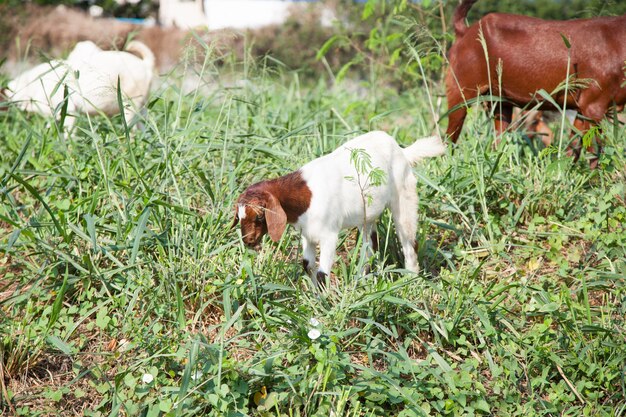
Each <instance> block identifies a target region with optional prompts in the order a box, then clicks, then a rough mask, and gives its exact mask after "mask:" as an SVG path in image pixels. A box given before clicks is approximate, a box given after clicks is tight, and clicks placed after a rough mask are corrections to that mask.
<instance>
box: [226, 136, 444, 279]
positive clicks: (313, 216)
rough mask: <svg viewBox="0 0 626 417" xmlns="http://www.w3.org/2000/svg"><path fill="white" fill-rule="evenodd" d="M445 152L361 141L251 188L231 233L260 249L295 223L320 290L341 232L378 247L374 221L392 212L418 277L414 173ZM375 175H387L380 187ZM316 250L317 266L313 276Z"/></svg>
mask: <svg viewBox="0 0 626 417" xmlns="http://www.w3.org/2000/svg"><path fill="white" fill-rule="evenodd" d="M445 150H446V147H445V145H444V144H443V143H442V141H441V139H440V138H439V137H438V136H432V137H428V138H424V139H421V140H418V141H416V142H415V143H413V144H412V145H411V146H409V147H407V148H404V149H403V148H401V147H400V146H399V145H398V144H397V142H396V141H395V140H394V139H393V138H392V137H391V136H389V135H388V134H386V133H385V132H380V131H376V132H370V133H367V134H365V135H362V136H358V137H356V138H354V139H352V140H350V141H348V142H346V143H345V144H343V145H342V146H340V147H339V148H337V149H336V150H335V151H334V152H332V153H330V154H328V155H326V156H323V157H321V158H318V159H315V160H313V161H311V162H309V163H308V164H306V165H304V166H303V167H302V168H301V169H299V170H298V171H295V172H292V173H291V174H288V175H285V176H283V177H280V178H276V179H273V180H267V181H262V182H259V183H256V184H254V185H252V186H250V187H249V188H248V189H246V190H245V191H244V192H243V193H242V194H241V195H240V196H239V199H238V200H237V208H236V211H235V220H234V222H233V226H234V225H235V224H237V222H240V223H241V234H242V237H243V241H244V243H245V244H246V245H248V246H252V247H256V246H258V245H259V244H260V243H261V239H262V237H263V235H264V234H266V233H269V235H270V237H271V238H272V240H274V241H278V240H279V239H280V237H281V236H282V234H283V232H284V230H285V227H286V224H287V223H292V224H294V225H295V227H296V228H297V229H299V230H301V231H302V247H303V251H304V254H303V255H304V259H303V266H304V269H305V271H306V272H307V274H309V275H310V276H311V277H312V279H313V281H314V282H316V283H318V282H319V281H320V280H324V279H325V276H326V275H328V274H330V270H331V267H332V264H333V262H334V259H335V250H336V245H337V239H338V235H339V231H340V230H341V229H344V228H351V227H359V228H360V229H361V232H362V236H363V239H364V240H368V239H370V237H371V238H372V240H375V238H374V236H372V231H373V230H375V223H376V220H377V219H378V217H380V214H381V213H382V211H383V210H384V209H385V208H386V207H389V208H390V209H391V214H392V217H393V219H394V223H395V225H396V232H397V234H398V238H399V239H400V242H401V243H402V252H403V253H404V259H405V267H406V269H408V270H410V271H414V272H417V271H418V269H419V267H418V264H417V256H416V253H415V233H416V231H417V203H418V197H417V191H416V184H417V180H416V179H415V176H414V175H413V172H412V168H411V166H412V165H413V164H415V163H416V162H418V161H419V160H421V159H423V158H426V157H433V156H438V155H442V154H443V153H444V152H445ZM365 154H367V155H368V156H369V158H370V159H371V161H370V162H371V163H370V164H364V163H360V162H359V161H358V159H359V156H358V155H361V156H363V157H364V158H367V156H365ZM355 156H356V157H355ZM356 165H361V166H360V167H358V168H357V166H356ZM373 170H376V171H373ZM363 171H367V172H363ZM372 172H377V173H378V174H383V175H382V177H383V178H382V181H381V183H380V184H375V182H374V181H372V179H373V175H371V173H372ZM317 244H319V245H320V263H319V269H318V271H317V273H316V274H313V270H312V267H313V265H314V262H315V246H316V245H317Z"/></svg>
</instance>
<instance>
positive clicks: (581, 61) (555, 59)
mask: <svg viewBox="0 0 626 417" xmlns="http://www.w3.org/2000/svg"><path fill="white" fill-rule="evenodd" d="M476 1H477V0H462V1H461V3H460V5H459V6H458V7H457V9H456V10H455V13H454V18H453V21H454V31H455V33H456V41H455V42H454V44H453V45H452V47H451V48H450V51H449V56H448V58H449V61H450V67H449V69H448V72H447V75H446V96H447V99H448V108H449V109H450V110H452V109H453V108H455V107H456V106H460V107H459V108H458V109H456V110H453V111H452V112H451V113H450V114H449V116H448V118H449V122H448V129H447V135H448V136H449V137H450V139H451V140H452V142H456V141H457V139H458V137H459V135H460V133H461V129H462V128H463V122H464V120H465V116H466V114H467V110H466V108H465V107H464V106H463V104H464V103H467V101H469V100H471V99H473V98H475V97H477V96H479V95H481V94H485V93H489V94H491V95H496V96H502V98H503V99H504V100H506V101H503V102H501V103H496V104H494V105H495V106H496V109H495V114H494V119H493V120H494V124H495V128H496V131H497V132H498V133H502V132H503V131H504V130H505V129H506V128H507V127H508V126H509V124H510V122H511V115H512V110H513V105H516V106H518V107H524V106H526V105H527V104H529V103H537V102H540V103H541V106H540V109H541V110H558V109H555V108H554V106H552V105H551V104H550V103H549V102H548V101H543V99H542V98H541V97H539V96H538V95H537V91H538V90H542V89H543V90H545V91H547V92H549V93H552V92H554V95H553V96H552V98H553V99H554V101H555V102H556V103H558V104H559V105H561V104H563V103H564V102H565V103H566V107H567V108H568V109H572V110H577V111H578V112H579V113H580V114H581V115H582V116H583V117H582V118H577V119H576V120H575V122H574V127H576V129H578V130H579V131H581V132H582V133H584V132H586V131H587V130H588V129H589V128H590V127H591V125H590V123H594V124H597V123H598V122H600V120H602V119H603V118H604V117H605V115H606V113H607V111H608V109H609V108H610V107H611V106H612V105H615V106H616V107H617V108H618V109H623V106H624V104H625V103H626V83H625V82H624V81H625V75H624V63H625V61H626V42H625V41H624V39H626V15H622V16H617V17H597V18H592V19H575V20H567V21H553V20H543V19H538V18H533V17H528V16H521V15H513V14H505V13H490V14H488V15H486V16H483V17H482V18H481V19H480V20H479V21H478V22H476V23H474V24H473V25H471V26H469V27H468V26H467V25H466V24H465V18H466V17H467V14H468V11H469V9H470V8H471V7H472V5H473V4H474V3H476ZM563 37H565V38H567V40H568V42H569V44H570V46H571V47H570V48H569V51H568V47H567V45H566V44H565V42H564V41H563ZM480 38H483V39H484V43H485V46H486V51H485V50H484V49H483V45H482V44H481V41H480ZM568 56H569V58H570V64H569V67H568ZM499 67H501V69H500V68H499ZM568 74H569V75H570V77H572V78H571V79H570V81H569V88H568V91H567V97H565V94H566V93H565V91H564V90H563V89H562V88H561V89H560V86H562V85H563V83H564V81H565V80H566V79H567V76H568ZM582 84H584V85H582ZM590 121H591V122H590ZM596 139H597V143H598V148H599V151H598V155H596V158H595V159H593V160H592V161H591V166H592V167H595V166H596V165H597V156H599V153H600V151H601V147H602V144H601V142H600V141H599V139H598V138H596ZM589 150H590V151H591V149H589ZM568 154H569V155H571V156H574V158H575V159H578V157H579V155H580V143H579V141H578V140H575V141H574V142H573V143H572V144H571V145H570V148H569V149H568Z"/></svg>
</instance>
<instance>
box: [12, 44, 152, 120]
mask: <svg viewBox="0 0 626 417" xmlns="http://www.w3.org/2000/svg"><path fill="white" fill-rule="evenodd" d="M126 51H131V52H135V53H137V54H138V55H140V56H141V58H138V57H137V56H135V55H133V54H131V53H129V52H124V51H103V50H102V49H100V48H99V47H98V46H96V44H94V43H93V42H91V41H84V42H79V43H77V44H76V46H75V48H74V50H73V51H72V52H71V53H70V55H69V56H68V58H67V60H53V61H50V62H46V63H43V64H39V65H37V66H36V67H34V68H32V69H30V70H28V71H26V72H25V73H23V74H21V75H19V76H18V77H16V78H15V79H14V80H12V81H11V82H10V83H9V84H8V92H7V93H5V94H6V95H7V98H8V99H9V101H11V102H13V103H15V104H16V105H17V106H18V107H19V108H21V109H23V110H25V111H28V112H35V113H40V114H42V115H45V116H50V115H56V116H58V115H60V112H59V109H60V106H61V104H62V103H63V100H64V88H65V87H66V86H67V90H68V96H69V98H68V103H67V110H68V115H69V116H73V115H74V114H75V113H77V112H80V113H86V114H90V115H93V114H96V113H98V112H102V113H105V114H107V115H114V114H117V113H119V104H118V100H117V85H118V79H119V84H120V90H121V93H122V98H123V105H124V115H125V116H126V119H127V120H128V121H129V122H130V120H131V118H132V117H133V116H134V115H135V114H136V112H137V111H138V110H139V109H140V108H141V107H142V106H143V104H144V103H145V101H146V98H147V96H148V92H149V90H150V83H151V82H152V77H153V67H154V55H153V54H152V52H151V51H150V49H149V48H148V47H147V46H146V45H144V44H143V43H141V42H139V41H132V42H130V43H129V44H128V46H127V48H126ZM66 121H67V123H66V127H67V128H68V129H69V128H70V127H71V126H72V125H73V123H74V121H73V119H72V118H71V117H70V118H67V119H66Z"/></svg>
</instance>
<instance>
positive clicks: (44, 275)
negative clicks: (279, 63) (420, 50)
mask: <svg viewBox="0 0 626 417" xmlns="http://www.w3.org/2000/svg"><path fill="white" fill-rule="evenodd" d="M207 52H208V58H207V61H206V62H205V64H204V65H203V66H201V67H199V68H193V67H191V66H189V67H181V68H180V71H175V72H172V73H171V74H169V75H167V76H164V77H163V79H162V80H161V81H162V83H161V84H160V86H159V87H158V88H157V89H156V91H155V92H154V93H153V94H152V96H151V99H150V102H149V104H148V111H147V113H146V116H145V120H142V122H143V126H144V128H143V129H135V130H129V127H128V125H127V122H128V123H131V121H124V120H122V119H121V117H114V118H112V119H110V120H109V119H105V118H100V117H98V118H93V119H91V120H89V121H88V120H86V119H82V120H81V121H80V122H79V124H78V130H77V131H76V132H75V133H74V134H73V135H69V136H64V135H61V134H59V131H58V130H57V129H56V127H55V126H54V124H51V122H50V121H49V120H45V119H43V118H41V117H37V116H32V115H28V116H27V115H23V114H21V113H19V112H18V111H17V110H16V109H10V110H9V111H8V112H6V113H4V114H2V115H0V117H1V118H2V121H1V123H0V138H1V139H0V149H1V152H0V160H1V164H0V178H1V182H0V187H1V190H2V194H1V195H2V197H1V198H2V205H1V206H0V221H1V223H0V224H1V226H2V235H1V239H2V240H1V245H2V270H1V271H0V293H1V294H2V299H1V301H0V311H1V314H2V324H1V326H0V329H1V332H2V334H1V339H0V359H1V360H0V366H1V367H2V371H3V374H4V380H3V382H4V384H5V386H6V392H5V394H3V395H2V402H1V405H0V409H1V410H3V412H7V413H9V412H10V409H11V407H14V409H15V411H16V413H17V414H18V415H58V414H61V415H77V414H85V415H93V416H104V415H111V416H115V415H142V416H157V415H168V416H186V415H229V416H237V415H241V416H243V415H254V416H270V415H285V416H329V415H335V416H340V415H341V416H377V415H394V416H395V415H398V416H405V417H406V416H424V415H498V416H506V415H511V416H514V415H515V416H519V415H525V416H529V415H533V416H534V415H546V416H552V415H569V416H580V415H590V416H591V415H593V416H604V415H605V416H619V415H625V412H626V408H625V406H624V404H625V398H626V384H625V382H624V381H625V372H626V367H625V363H626V347H625V344H624V337H625V334H626V331H625V328H624V315H625V313H626V304H625V300H626V286H625V281H624V275H625V274H626V262H625V258H626V250H625V249H624V248H625V247H626V231H625V230H624V225H625V224H626V205H625V203H624V194H625V191H626V190H625V188H624V187H625V181H624V180H625V178H624V172H625V171H624V168H625V161H624V127H623V126H619V125H618V126H615V128H611V127H610V126H608V125H606V126H604V127H605V129H604V132H606V133H605V136H606V153H605V154H604V155H603V158H602V160H601V162H600V169H598V170H595V171H590V170H589V168H588V167H587V166H586V165H585V164H584V163H579V164H572V162H571V161H570V160H568V159H561V158H559V155H560V153H551V152H541V149H540V148H539V144H538V142H537V141H534V140H531V139H528V138H527V137H525V136H523V135H522V134H521V133H510V134H506V135H505V137H504V140H502V141H501V142H500V143H499V145H497V146H495V145H494V140H495V137H494V134H493V131H492V128H491V125H490V122H489V120H488V119H487V117H486V116H485V115H484V114H483V112H482V111H481V109H480V108H475V109H472V110H470V115H469V117H468V121H467V122H466V124H465V130H464V134H463V136H462V137H461V140H460V142H459V145H458V146H454V147H452V146H451V147H450V149H449V154H448V155H447V156H444V157H442V158H438V159H434V160H431V161H428V162H426V163H425V164H423V165H422V166H420V167H418V168H416V170H415V173H416V175H417V177H418V179H419V184H418V191H419V195H420V207H419V216H420V226H419V232H418V236H417V240H418V243H419V251H418V252H419V260H420V264H421V266H422V271H423V272H421V273H420V274H419V275H412V274H408V273H406V271H404V270H402V269H401V267H402V258H401V254H400V253H401V251H400V250H399V247H398V243H397V242H396V240H395V235H394V232H393V223H392V221H391V219H390V216H389V215H387V214H385V215H384V216H383V218H382V219H381V221H380V224H379V226H378V227H379V234H380V238H381V248H382V250H381V253H380V254H379V255H378V256H377V258H378V259H377V260H376V262H374V264H373V268H372V270H371V272H369V273H367V274H364V273H363V272H362V271H363V268H362V263H363V261H364V260H363V259H361V258H360V251H359V249H358V245H359V243H358V238H357V237H356V236H355V234H354V232H351V231H347V232H345V233H344V234H343V235H342V239H341V242H340V247H339V258H338V261H337V262H336V264H335V265H336V266H335V268H334V270H333V273H334V278H333V280H332V285H331V287H330V289H329V291H328V292H326V293H319V292H317V291H316V290H315V289H314V288H313V286H312V284H311V282H310V280H309V279H308V278H307V277H306V276H304V274H303V271H302V270H301V267H300V256H301V255H300V248H299V243H298V241H299V239H298V235H297V233H296V232H295V231H294V230H293V229H288V233H286V235H285V236H284V238H283V239H282V240H281V241H280V242H279V243H277V244H274V243H272V242H270V241H269V240H268V241H266V242H265V245H264V246H263V249H261V251H259V252H258V253H257V252H253V251H250V250H249V249H246V248H245V247H244V246H243V244H242V242H241V239H240V235H239V232H238V231H237V230H236V229H231V223H232V220H233V204H234V202H235V200H236V198H237V195H238V193H239V192H241V191H242V190H244V189H245V188H246V187H247V186H248V185H249V184H251V183H252V182H255V181H258V180H260V179H264V178H268V177H275V176H279V175H282V174H285V173H287V172H290V171H291V170H294V169H297V168H298V167H299V166H301V165H302V164H304V163H305V162H307V161H309V160H311V159H313V158H316V157H318V156H320V155H323V154H325V153H328V152H330V151H332V150H333V149H334V148H335V147H337V146H338V145H339V144H341V143H343V142H344V141H346V140H348V139H349V138H351V137H353V136H354V135H356V134H358V133H360V132H363V131H367V130H372V129H384V130H386V131H388V132H389V133H391V134H392V135H394V136H395V137H396V138H397V139H398V140H399V142H401V143H402V144H404V145H407V144H409V143H411V142H412V141H413V140H414V139H416V138H418V137H420V136H425V135H428V134H430V133H431V132H432V131H434V130H435V121H434V120H433V113H435V114H436V113H438V112H440V110H439V109H437V108H435V104H434V103H436V101H437V97H436V96H435V95H436V94H439V93H440V92H441V91H442V88H441V86H439V85H437V84H436V83H433V84H432V85H429V87H430V89H428V90H427V89H425V88H422V86H416V87H415V88H414V89H411V90H407V91H405V92H403V93H397V92H396V91H395V90H393V89H391V88H390V87H388V86H386V85H385V84H384V82H383V81H384V80H380V81H378V80H376V81H370V82H368V81H367V80H361V81H354V80H350V79H349V78H346V79H344V80H343V81H341V82H339V83H336V84H333V83H330V82H328V81H326V80H324V79H320V80H319V81H318V82H315V81H310V80H302V79H301V78H300V77H299V74H298V72H287V71H283V70H281V69H280V67H276V66H267V65H264V62H265V61H262V60H259V61H256V60H252V59H246V61H245V62H243V64H242V65H240V66H238V69H236V70H233V71H232V72H227V71H225V70H224V69H223V68H222V69H218V68H216V67H214V66H213V63H212V61H211V59H212V57H211V55H210V53H211V50H210V49H207ZM190 80H192V81H193V82H190ZM189 85H192V86H194V88H192V89H188V88H187V86H189ZM426 91H428V92H429V94H427V93H426ZM131 124H132V123H131ZM559 173H563V175H558V174H559ZM312 319H315V320H313V321H312ZM312 328H316V329H318V330H319V332H320V333H321V336H320V337H319V338H311V337H310V336H309V334H310V333H309V332H310V330H311V329H312Z"/></svg>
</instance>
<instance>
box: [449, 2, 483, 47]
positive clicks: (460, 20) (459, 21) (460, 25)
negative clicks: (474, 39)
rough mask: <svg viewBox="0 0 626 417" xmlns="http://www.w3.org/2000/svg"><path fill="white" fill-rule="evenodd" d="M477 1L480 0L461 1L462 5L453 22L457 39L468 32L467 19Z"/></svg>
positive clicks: (455, 13) (455, 12)
mask: <svg viewBox="0 0 626 417" xmlns="http://www.w3.org/2000/svg"><path fill="white" fill-rule="evenodd" d="M477 1H478V0H461V4H459V5H458V6H457V8H456V10H455V11H454V17H453V18H452V22H453V24H454V33H455V34H456V37H457V39H458V38H459V37H461V36H463V35H465V31H466V30H467V25H466V24H465V18H466V17H467V13H468V12H469V9H471V8H472V6H473V5H474V3H476V2H477Z"/></svg>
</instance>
